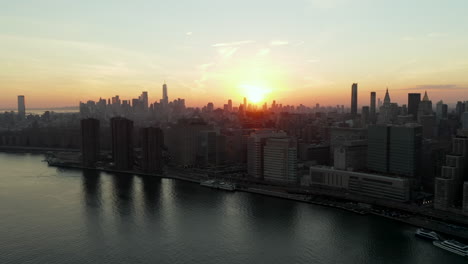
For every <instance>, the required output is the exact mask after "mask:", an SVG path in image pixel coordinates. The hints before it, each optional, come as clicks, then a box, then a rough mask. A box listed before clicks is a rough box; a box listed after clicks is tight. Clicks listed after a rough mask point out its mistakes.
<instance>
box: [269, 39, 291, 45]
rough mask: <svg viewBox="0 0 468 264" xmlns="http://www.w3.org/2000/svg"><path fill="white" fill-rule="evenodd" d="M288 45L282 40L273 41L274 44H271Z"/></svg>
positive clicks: (271, 43)
mask: <svg viewBox="0 0 468 264" xmlns="http://www.w3.org/2000/svg"><path fill="white" fill-rule="evenodd" d="M288 44H289V42H287V41H282V40H273V41H272V42H270V45H271V46H284V45H288Z"/></svg>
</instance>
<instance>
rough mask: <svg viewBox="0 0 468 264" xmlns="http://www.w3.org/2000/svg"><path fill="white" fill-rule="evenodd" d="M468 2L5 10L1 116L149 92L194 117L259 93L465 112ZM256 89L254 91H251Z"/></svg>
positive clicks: (7, 5)
mask: <svg viewBox="0 0 468 264" xmlns="http://www.w3.org/2000/svg"><path fill="white" fill-rule="evenodd" d="M466 10H468V2H467V1H464V0H453V1H436V0H425V1H423V0H415V1H401V0H398V1H375V0H353V1H352V0H294V1H263V0H261V1H247V0H239V1H220V0H202V1H150V0H137V1H116V0H113V1H110V0H107V1H90V0H83V1H69V0H62V1H57V0H43V1H22V0H16V1H8V2H6V1H5V2H3V3H2V8H1V9H0V87H2V88H1V91H2V96H1V97H0V108H8V107H15V106H16V96H17V95H19V94H23V95H25V96H26V98H27V99H26V100H27V105H28V107H58V106H74V105H78V102H79V101H86V100H89V99H92V100H95V99H98V98H99V97H103V98H109V97H111V96H114V95H117V94H118V95H120V96H121V98H125V99H130V98H134V97H136V96H138V95H139V94H140V93H141V91H144V90H145V91H148V92H149V96H150V101H151V102H154V101H156V100H159V99H160V98H161V84H162V83H163V82H164V81H166V82H167V83H168V87H169V98H170V99H171V100H173V99H174V98H177V97H180V98H185V99H186V101H187V105H189V106H200V105H204V104H205V103H206V102H208V101H211V102H214V103H215V105H217V106H219V105H220V104H222V103H225V102H226V101H227V100H228V99H233V101H234V103H236V104H237V103H239V102H240V101H241V99H242V97H243V96H246V95H247V93H248V92H249V89H250V88H251V87H255V88H256V89H261V90H262V91H264V96H265V98H262V99H265V100H267V101H268V103H270V102H271V100H273V99H276V100H277V101H279V102H281V103H283V104H300V103H302V104H305V105H308V106H312V105H315V103H317V102H319V103H320V104H322V105H325V104H330V105H336V104H344V105H346V106H348V105H349V103H350V102H349V98H350V92H351V91H350V88H351V84H352V83H353V82H358V83H359V104H360V105H361V104H368V101H369V92H370V91H377V97H378V98H381V99H383V97H384V92H385V88H386V87H387V86H388V87H389V90H390V95H391V98H392V101H397V102H399V103H403V104H406V102H407V99H406V96H407V93H408V92H421V93H423V92H424V90H427V91H428V94H429V97H430V98H431V99H432V100H433V101H438V100H440V99H443V100H444V101H445V102H446V103H449V104H452V103H454V102H456V101H457V100H466V99H468V98H461V97H460V95H462V94H466V92H467V91H468V74H467V73H468V49H467V48H466V47H468V35H467V34H466V32H468V16H467V15H466ZM249 87H250V88H249Z"/></svg>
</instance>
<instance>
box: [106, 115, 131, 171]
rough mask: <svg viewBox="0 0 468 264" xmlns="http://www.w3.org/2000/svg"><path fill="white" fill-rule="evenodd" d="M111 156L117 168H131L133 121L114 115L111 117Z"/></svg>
mask: <svg viewBox="0 0 468 264" xmlns="http://www.w3.org/2000/svg"><path fill="white" fill-rule="evenodd" d="M111 130H112V158H113V160H114V166H115V168H116V169H119V170H131V169H132V168H133V121H131V120H129V119H126V118H123V117H114V118H112V119H111Z"/></svg>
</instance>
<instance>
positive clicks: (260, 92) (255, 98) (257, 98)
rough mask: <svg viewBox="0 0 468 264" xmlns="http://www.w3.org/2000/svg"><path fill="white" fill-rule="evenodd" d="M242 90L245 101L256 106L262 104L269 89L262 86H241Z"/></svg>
mask: <svg viewBox="0 0 468 264" xmlns="http://www.w3.org/2000/svg"><path fill="white" fill-rule="evenodd" d="M241 87H242V88H244V94H245V96H246V97H247V100H248V101H249V102H251V103H253V104H258V103H261V102H264V101H265V99H266V96H267V94H268V93H270V89H267V88H265V87H262V86H257V85H251V84H244V85H241Z"/></svg>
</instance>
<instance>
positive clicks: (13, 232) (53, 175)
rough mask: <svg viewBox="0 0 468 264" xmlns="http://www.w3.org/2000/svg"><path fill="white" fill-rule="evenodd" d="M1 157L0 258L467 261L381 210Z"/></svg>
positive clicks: (58, 260) (71, 260)
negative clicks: (359, 210)
mask: <svg viewBox="0 0 468 264" xmlns="http://www.w3.org/2000/svg"><path fill="white" fill-rule="evenodd" d="M43 160H44V156H43V155H38V154H36V155H33V154H7V153H0V263H2V264H7V263H21V264H24V263H44V264H53V263H80V264H82V263H203V264H209V263H421V264H422V263H424V264H429V263H437V264H440V263H451V264H457V263H467V259H465V258H463V257H461V256H458V255H455V254H453V253H450V252H447V251H444V250H442V249H439V248H436V247H434V246H433V245H432V244H431V242H428V241H425V240H421V239H419V238H416V237H415V236H414V231H415V229H416V227H413V226H409V225H405V224H402V223H398V222H395V221H392V220H389V219H385V218H381V217H378V216H373V215H370V216H361V215H357V214H354V213H351V212H347V211H342V210H339V209H334V208H327V207H321V206H316V205H311V204H306V203H300V202H294V201H289V200H283V199H279V198H273V197H267V196H262V195H257V194H250V193H243V192H226V191H219V190H213V189H208V188H206V187H201V186H199V185H197V184H194V183H188V182H183V181H178V180H171V179H160V178H151V177H140V176H131V175H125V174H110V173H102V172H101V173H100V172H96V171H82V170H71V169H59V168H55V167H49V166H48V165H47V163H45V162H43Z"/></svg>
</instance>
